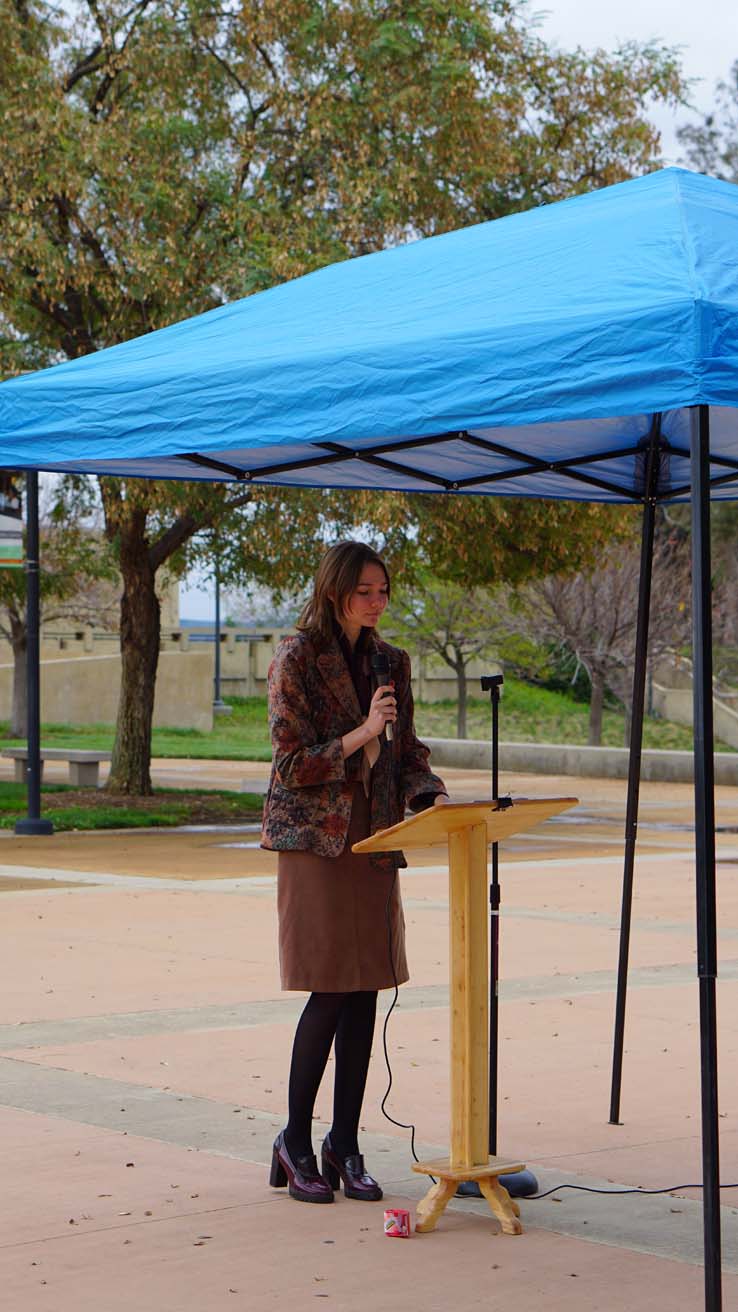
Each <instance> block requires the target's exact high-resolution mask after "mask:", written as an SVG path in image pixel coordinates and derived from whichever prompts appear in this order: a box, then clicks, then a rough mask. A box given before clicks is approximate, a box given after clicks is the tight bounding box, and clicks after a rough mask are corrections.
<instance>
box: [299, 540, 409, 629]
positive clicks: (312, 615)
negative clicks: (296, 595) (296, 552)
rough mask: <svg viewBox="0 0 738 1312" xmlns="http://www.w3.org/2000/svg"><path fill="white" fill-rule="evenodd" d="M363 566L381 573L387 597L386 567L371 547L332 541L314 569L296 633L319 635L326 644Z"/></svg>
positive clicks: (388, 587)
mask: <svg viewBox="0 0 738 1312" xmlns="http://www.w3.org/2000/svg"><path fill="white" fill-rule="evenodd" d="M365 565H379V567H380V569H383V570H384V577H385V578H386V580H387V596H389V594H390V577H389V573H388V572H387V566H386V565H385V563H384V561H383V560H382V557H381V556H379V555H378V554H377V552H376V551H375V550H374V549H373V547H369V546H367V544H366V542H336V543H335V545H334V546H332V547H329V548H328V550H327V551H326V553H325V555H324V557H323V559H322V560H321V562H320V564H319V566H318V572H317V574H316V575H315V583H314V584H313V595H312V596H311V598H310V600H309V601H308V602H307V603H306V605H305V606H304V607H303V609H302V612H301V614H300V618H299V619H298V621H297V628H298V629H299V630H300V632H302V633H315V634H320V636H321V637H322V638H324V639H326V641H327V640H328V639H330V638H331V636H332V634H333V622H334V620H340V617H341V615H342V614H343V610H344V607H345V605H346V602H347V601H348V599H349V597H350V596H351V593H352V592H354V591H355V590H356V588H357V587H358V583H359V579H360V578H361V571H362V570H363V568H364V566H365ZM331 597H332V598H333V601H332V600H331Z"/></svg>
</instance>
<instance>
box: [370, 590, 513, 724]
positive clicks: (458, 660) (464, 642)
mask: <svg viewBox="0 0 738 1312" xmlns="http://www.w3.org/2000/svg"><path fill="white" fill-rule="evenodd" d="M392 609H393V613H394V616H393V623H392V626H391V630H392V637H393V638H394V637H397V639H398V640H400V641H403V642H407V643H410V644H412V646H413V647H414V649H415V650H416V651H417V652H419V653H420V654H421V655H435V656H440V658H441V660H442V661H444V662H445V664H446V665H448V666H449V667H450V668H451V669H452V670H453V672H454V674H455V675H456V687H457V699H456V735H457V737H458V738H465V737H466V710H467V698H468V678H467V670H468V667H469V665H470V664H471V662H472V661H473V660H474V659H475V658H476V657H477V656H481V655H482V654H483V653H487V652H490V651H492V650H493V649H494V648H495V647H496V645H497V644H498V642H499V641H500V639H501V636H502V631H501V626H500V617H499V609H498V606H497V602H496V600H495V596H494V594H493V593H492V592H491V591H489V590H488V589H486V588H471V589H467V588H463V587H461V586H460V585H459V584H457V583H447V582H443V581H441V580H439V579H435V578H432V577H431V576H430V575H422V576H421V577H420V578H419V579H418V582H417V583H416V584H415V585H414V586H413V588H412V590H407V591H405V592H404V593H401V594H400V596H399V597H397V598H395V597H394V596H393V599H392ZM395 616H396V617H397V618H396V619H395V618H394V617H395ZM388 631H389V630H388Z"/></svg>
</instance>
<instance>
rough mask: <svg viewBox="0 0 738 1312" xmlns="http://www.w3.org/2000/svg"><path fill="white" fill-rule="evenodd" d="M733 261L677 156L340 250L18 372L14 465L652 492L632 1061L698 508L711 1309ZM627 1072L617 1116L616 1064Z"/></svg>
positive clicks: (6, 462)
mask: <svg viewBox="0 0 738 1312" xmlns="http://www.w3.org/2000/svg"><path fill="white" fill-rule="evenodd" d="M737 250H738V188H737V187H734V186H732V185H730V184H727V183H723V182H719V181H716V180H714V179H711V178H707V177H703V176H701V175H697V174H692V173H689V172H686V171H683V170H679V169H667V170H663V171H660V172H657V173H653V174H650V175H648V176H646V177H643V178H639V179H636V180H634V181H631V182H626V183H622V184H620V185H618V186H614V187H609V188H605V189H603V190H602V191H599V192H594V193H591V194H589V195H586V196H581V197H577V198H574V199H572V200H568V201H563V202H560V203H558V204H555V205H551V206H548V207H544V208H541V209H537V210H532V211H528V212H526V213H523V214H518V215H514V216H512V217H509V218H505V219H500V220H497V221H496V222H493V223H486V224H481V225H479V226H476V227H472V228H468V229H464V230H461V231H457V232H452V233H448V234H444V235H442V236H439V237H434V238H430V239H426V240H424V241H417V242H414V243H410V244H408V245H405V246H401V247H397V248H394V249H391V250H387V251H383V252H380V253H377V254H374V255H369V256H365V257H362V258H360V259H356V260H351V261H347V262H345V263H342V264H337V265H332V266H330V267H328V268H325V269H320V270H318V271H317V272H315V273H312V274H310V275H308V276H306V277H304V278H300V279H297V280H296V281H294V282H291V283H287V284H284V285H282V286H278V287H275V288H272V289H271V290H269V291H266V292H262V293H260V294H258V295H255V296H252V297H250V298H248V299H246V300H243V301H239V302H235V303H233V304H230V305H227V306H224V307H222V308H219V309H217V310H213V311H211V312H209V313H207V314H204V315H200V316H198V317H197V318H194V319H191V320H188V321H186V322H183V323H180V324H176V325H174V326H172V327H169V328H165V329H162V330H160V331H158V332H154V333H151V334H149V335H147V336H145V337H142V338H138V339H136V340H134V341H130V342H125V343H123V344H122V345H120V346H116V347H112V348H109V349H107V350H105V351H101V352H99V353H98V354H96V355H92V356H88V357H85V358H83V359H79V360H75V361H72V362H69V363H64V364H61V365H58V366H56V367H55V368H52V369H47V370H43V371H40V372H38V373H35V374H32V375H27V376H23V377H20V378H15V379H12V380H10V381H8V382H6V383H4V384H2V386H0V466H3V467H6V468H10V469H28V470H39V469H43V470H70V471H79V472H85V473H110V474H119V475H128V476H138V477H151V478H171V479H214V480H222V479H236V480H239V481H244V482H247V481H255V482H261V483H268V484H273V485H293V486H320V487H349V488H357V487H373V488H386V489H402V490H405V491H419V492H437V493H442V494H446V495H448V494H471V493H474V494H480V493H481V494H489V495H511V496H527V497H553V498H565V499H574V500H584V499H589V500H600V501H627V502H632V503H634V504H640V505H642V506H643V507H644V520H643V549H642V574H641V594H640V600H639V632H638V643H637V661H636V671H635V678H634V714H633V722H634V729H633V747H632V749H631V773H630V780H629V790H628V812H627V819H626V878H625V887H624V895H623V929H624V932H623V936H622V941H621V970H620V976H621V982H620V987H619V995H618V1012H619V1014H618V1021H617V1024H616V1036H617V1034H618V1027H619V1046H620V1052H622V1020H623V1008H624V998H625V994H624V988H625V975H626V971H627V951H628V948H627V944H628V934H627V926H628V924H629V919H630V889H631V887H632V870H633V855H634V850H635V828H636V821H637V805H638V775H639V763H640V737H641V726H642V715H643V684H644V679H645V650H646V639H647V624H648V601H649V592H650V559H651V552H652V543H653V524H654V509H655V506H656V504H657V503H658V502H674V501H688V500H691V503H692V525H693V532H692V543H693V599H694V605H693V629H694V644H693V645H694V689H695V779H696V839H697V861H696V875H697V891H698V949H699V960H698V975H699V985H700V1009H701V1012H700V1014H701V1026H702V1044H703V1046H702V1112H703V1173H704V1185H705V1193H704V1207H705V1286H706V1306H707V1307H708V1308H709V1309H711V1310H713V1309H717V1308H718V1307H719V1306H720V1217H719V1176H718V1135H717V1127H718V1119H717V1057H716V1049H717V1044H716V1019H715V977H716V946H715V943H716V935H715V878H714V867H715V853H714V806H713V760H712V751H713V742H712V699H711V689H712V669H711V626H710V558H709V507H710V498H728V499H732V498H735V497H738V387H737V380H738V260H737V259H736V251H737ZM617 1046H618V1041H617V1037H616V1049H617ZM615 1065H616V1069H615V1070H614V1075H613V1104H612V1107H611V1119H615V1120H617V1106H618V1105H619V1069H617V1066H618V1058H617V1053H616V1063H615ZM613 1113H614V1114H613Z"/></svg>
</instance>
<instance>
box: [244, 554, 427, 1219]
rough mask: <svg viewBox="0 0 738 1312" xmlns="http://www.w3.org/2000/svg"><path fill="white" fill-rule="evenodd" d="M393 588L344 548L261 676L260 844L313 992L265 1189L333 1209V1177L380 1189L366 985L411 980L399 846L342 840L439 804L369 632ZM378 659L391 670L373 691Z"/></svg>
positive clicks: (286, 978)
mask: <svg viewBox="0 0 738 1312" xmlns="http://www.w3.org/2000/svg"><path fill="white" fill-rule="evenodd" d="M389 595H390V581H389V575H388V573H387V569H386V567H385V565H384V563H383V561H382V559H381V558H380V557H379V556H378V555H377V554H376V552H374V551H372V549H371V547H368V546H365V545H364V543H362V542H339V543H338V544H337V545H336V546H333V547H331V548H330V550H329V551H328V552H326V554H325V556H324V557H323V560H322V561H321V564H320V567H319V569H318V573H317V576H316V579H315V584H314V590H313V595H312V597H311V599H310V601H309V602H308V603H307V605H306V606H305V609H304V610H303V612H302V614H301V616H300V619H299V621H298V625H297V628H298V633H297V635H296V636H295V637H291V638H285V639H284V640H283V641H282V642H281V643H280V645H279V647H278V648H277V651H276V653H275V656H274V660H273V661H272V664H271V667H270V670H269V724H270V729H271V735H272V747H273V764H272V775H271V779H270V782H269V791H268V793H267V797H266V803H265V807H264V826H263V833H262V846H263V847H266V848H271V849H274V850H276V851H278V852H279V858H278V875H277V889H278V891H277V905H278V914H279V954H280V967H281V976H282V988H284V989H301V990H307V991H308V992H309V993H310V998H309V999H308V1002H307V1005H306V1007H305V1010H304V1011H303V1013H302V1016H301V1018H300V1021H299V1024H298V1026H297V1032H296V1034H295V1041H294V1047H293V1051H292V1063H291V1067H290V1078H289V1094H288V1101H289V1119H288V1122H287V1125H286V1127H285V1129H284V1130H283V1131H282V1133H281V1134H280V1135H279V1136H278V1137H277V1140H276V1142H275V1144H274V1152H273V1157H272V1170H271V1176H270V1181H269V1182H270V1184H272V1185H275V1186H280V1185H285V1184H289V1192H290V1194H291V1195H292V1197H293V1198H297V1199H299V1200H300V1201H301V1202H308V1203H330V1202H332V1201H333V1190H334V1189H337V1188H338V1186H339V1180H342V1181H343V1189H344V1194H345V1195H346V1197H347V1198H359V1199H366V1200H376V1199H379V1198H381V1197H382V1190H381V1188H380V1187H379V1185H378V1184H377V1182H376V1180H374V1179H372V1177H371V1176H370V1175H368V1174H367V1172H366V1170H365V1168H364V1159H363V1157H362V1155H361V1153H360V1152H359V1145H358V1140H357V1134H358V1127H359V1116H360V1114H361V1104H362V1101H363V1097H364V1086H365V1083H366V1074H367V1069H368V1066H369V1057H370V1055H371V1046H372V1037H373V1034H374V1020H375V1014H376V1006H377V990H378V989H383V988H390V987H391V986H392V985H393V984H394V983H398V984H403V983H404V982H405V981H406V980H407V978H408V971H407V962H406V960H405V926H404V920H403V915H402V904H401V901H400V890H399V882H398V879H397V868H398V866H404V865H405V864H406V862H405V860H404V857H403V855H402V853H401V852H390V853H387V852H384V853H378V854H376V855H372V856H365V855H364V856H359V855H355V854H353V853H352V851H351V847H352V844H353V843H356V842H358V841H359V839H361V838H366V837H367V836H368V835H369V834H370V833H375V832H376V831H377V830H379V829H386V828H387V827H388V826H389V825H392V824H396V823H397V822H398V821H399V820H401V819H402V818H403V815H404V812H405V806H406V805H408V806H409V807H410V808H411V809H412V810H416V811H418V810H421V809H422V808H424V807H426V806H431V805H435V804H438V803H440V802H447V801H448V797H447V795H446V790H445V788H444V785H443V783H442V781H441V780H440V779H439V778H438V777H437V776H436V775H434V774H432V773H431V771H430V768H429V766H428V756H429V753H428V749H427V748H426V747H424V746H423V744H422V743H420V742H418V739H417V738H416V737H415V730H414V726H413V698H412V692H411V689H410V661H409V659H408V656H407V653H406V652H404V651H400V650H399V649H398V648H396V647H391V646H390V645H389V644H388V643H386V642H382V641H381V639H380V638H379V637H378V636H377V633H376V625H377V623H378V621H379V619H380V617H381V615H382V613H383V611H384V609H385V607H386V605H387V602H388V600H389ZM377 656H383V657H384V658H385V660H386V661H388V662H389V678H388V679H387V680H386V682H384V683H383V684H381V685H380V686H379V687H377V688H376V689H375V688H374V686H373V681H372V676H371V671H372V658H373V657H374V658H376V657H377ZM385 668H386V665H385ZM388 725H391V726H392V727H391V730H390V734H391V739H390V735H388V734H387V732H386V728H387V726H388ZM334 1040H335V1082H334V1100H333V1124H332V1126H331V1130H330V1133H329V1134H328V1135H326V1138H325V1140H324V1142H323V1147H322V1154H321V1160H322V1173H320V1172H319V1171H318V1165H317V1162H316V1159H315V1156H314V1153H313V1145H312V1140H311V1130H312V1117H313V1106H314V1103H315V1098H316V1095H317V1092H318V1087H319V1085H320V1081H321V1079H322V1076H323V1072H324V1070H325V1066H326V1062H327V1060H328V1054H329V1052H330V1049H331V1044H332V1043H333V1042H334Z"/></svg>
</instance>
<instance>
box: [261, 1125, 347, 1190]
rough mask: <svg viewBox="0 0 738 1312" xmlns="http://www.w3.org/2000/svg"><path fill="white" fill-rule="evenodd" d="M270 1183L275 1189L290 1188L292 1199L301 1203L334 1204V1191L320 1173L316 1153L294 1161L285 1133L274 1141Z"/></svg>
mask: <svg viewBox="0 0 738 1312" xmlns="http://www.w3.org/2000/svg"><path fill="white" fill-rule="evenodd" d="M269 1183H270V1185H271V1186H272V1188H274V1189H280V1188H283V1187H284V1185H288V1186H289V1193H290V1197H291V1198H297V1199H298V1201H299V1202H301V1203H332V1202H333V1190H332V1189H331V1186H330V1185H329V1183H328V1181H327V1180H324V1179H323V1176H322V1175H321V1174H320V1172H319V1171H318V1163H317V1162H316V1160H315V1153H306V1154H305V1156H304V1157H296V1158H295V1159H294V1161H293V1160H292V1158H291V1156H290V1154H289V1152H288V1151H287V1148H286V1146H285V1142H284V1131H282V1133H281V1134H278V1135H277V1137H276V1139H275V1140H274V1147H273V1149H272V1169H271V1172H270V1174H269Z"/></svg>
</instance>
